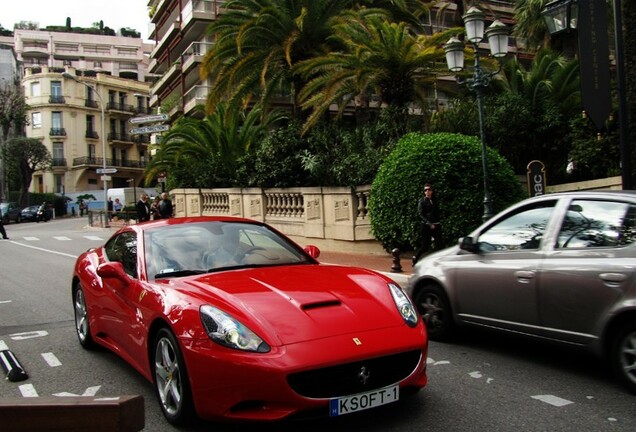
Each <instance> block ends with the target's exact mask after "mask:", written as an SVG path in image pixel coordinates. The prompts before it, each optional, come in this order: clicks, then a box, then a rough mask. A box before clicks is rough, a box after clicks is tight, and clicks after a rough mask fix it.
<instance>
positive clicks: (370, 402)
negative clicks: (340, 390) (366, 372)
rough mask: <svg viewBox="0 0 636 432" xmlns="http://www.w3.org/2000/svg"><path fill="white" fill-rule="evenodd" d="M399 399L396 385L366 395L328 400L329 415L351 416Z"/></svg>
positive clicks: (398, 388) (360, 394) (359, 394)
mask: <svg viewBox="0 0 636 432" xmlns="http://www.w3.org/2000/svg"><path fill="white" fill-rule="evenodd" d="M398 399H400V387H399V386H398V385H394V386H390V387H384V388H381V389H378V390H373V391H370V392H366V393H358V394H355V395H352V396H346V397H342V398H337V399H331V400H329V415H330V416H331V417H335V416H339V415H344V414H351V413H354V412H357V411H363V410H366V409H369V408H375V407H378V406H380V405H386V404H389V403H391V402H396V401H397V400H398Z"/></svg>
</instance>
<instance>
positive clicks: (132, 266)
mask: <svg viewBox="0 0 636 432" xmlns="http://www.w3.org/2000/svg"><path fill="white" fill-rule="evenodd" d="M104 252H105V253H106V256H107V257H108V259H109V260H110V261H117V262H120V263H122V265H123V266H124V271H125V272H126V273H127V274H128V275H130V276H132V277H134V278H136V277H137V235H136V234H135V233H134V232H130V231H129V232H125V233H122V234H120V235H118V236H117V237H115V238H113V239H111V240H110V241H109V242H108V243H106V245H105V246H104Z"/></svg>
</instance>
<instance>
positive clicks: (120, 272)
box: [97, 261, 130, 284]
mask: <svg viewBox="0 0 636 432" xmlns="http://www.w3.org/2000/svg"><path fill="white" fill-rule="evenodd" d="M97 274H98V275H99V277H101V278H115V279H118V280H120V281H121V282H123V283H125V284H128V283H130V277H128V275H127V274H126V272H125V271H124V266H123V265H122V264H121V263H120V262H117V261H112V262H106V263H104V264H100V265H99V267H97Z"/></svg>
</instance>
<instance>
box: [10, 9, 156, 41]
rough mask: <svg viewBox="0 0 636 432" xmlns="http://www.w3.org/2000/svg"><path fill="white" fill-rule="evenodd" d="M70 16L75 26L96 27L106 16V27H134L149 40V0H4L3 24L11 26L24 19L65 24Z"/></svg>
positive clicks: (11, 27) (116, 28)
mask: <svg viewBox="0 0 636 432" xmlns="http://www.w3.org/2000/svg"><path fill="white" fill-rule="evenodd" d="M66 17H70V18H71V26H72V27H92V25H93V23H95V22H99V21H100V20H102V21H104V26H105V27H106V26H107V27H110V28H112V29H113V30H115V31H118V30H119V29H120V28H122V27H130V28H133V29H135V30H137V31H138V32H140V33H141V37H142V38H143V39H144V40H148V25H149V24H150V18H149V17H148V0H10V1H9V0H3V1H2V8H0V24H2V27H4V28H5V29H9V30H13V25H14V24H16V23H18V22H20V21H34V22H37V23H38V24H39V25H40V28H44V27H46V26H49V25H61V26H63V25H66Z"/></svg>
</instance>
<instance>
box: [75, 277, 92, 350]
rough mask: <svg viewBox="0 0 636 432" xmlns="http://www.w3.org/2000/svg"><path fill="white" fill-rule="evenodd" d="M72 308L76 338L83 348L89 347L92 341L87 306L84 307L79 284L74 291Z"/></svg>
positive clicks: (84, 300) (84, 299)
mask: <svg viewBox="0 0 636 432" xmlns="http://www.w3.org/2000/svg"><path fill="white" fill-rule="evenodd" d="M73 310H74V312H75V331H76V332H77V338H78V339H79V342H80V344H81V345H82V346H83V347H84V348H91V347H92V346H93V345H94V343H93V337H92V336H91V328H90V324H89V321H88V308H87V307H86V297H85V296H84V291H83V290H82V287H81V286H80V285H78V286H77V287H76V288H75V291H74V295H73Z"/></svg>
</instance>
